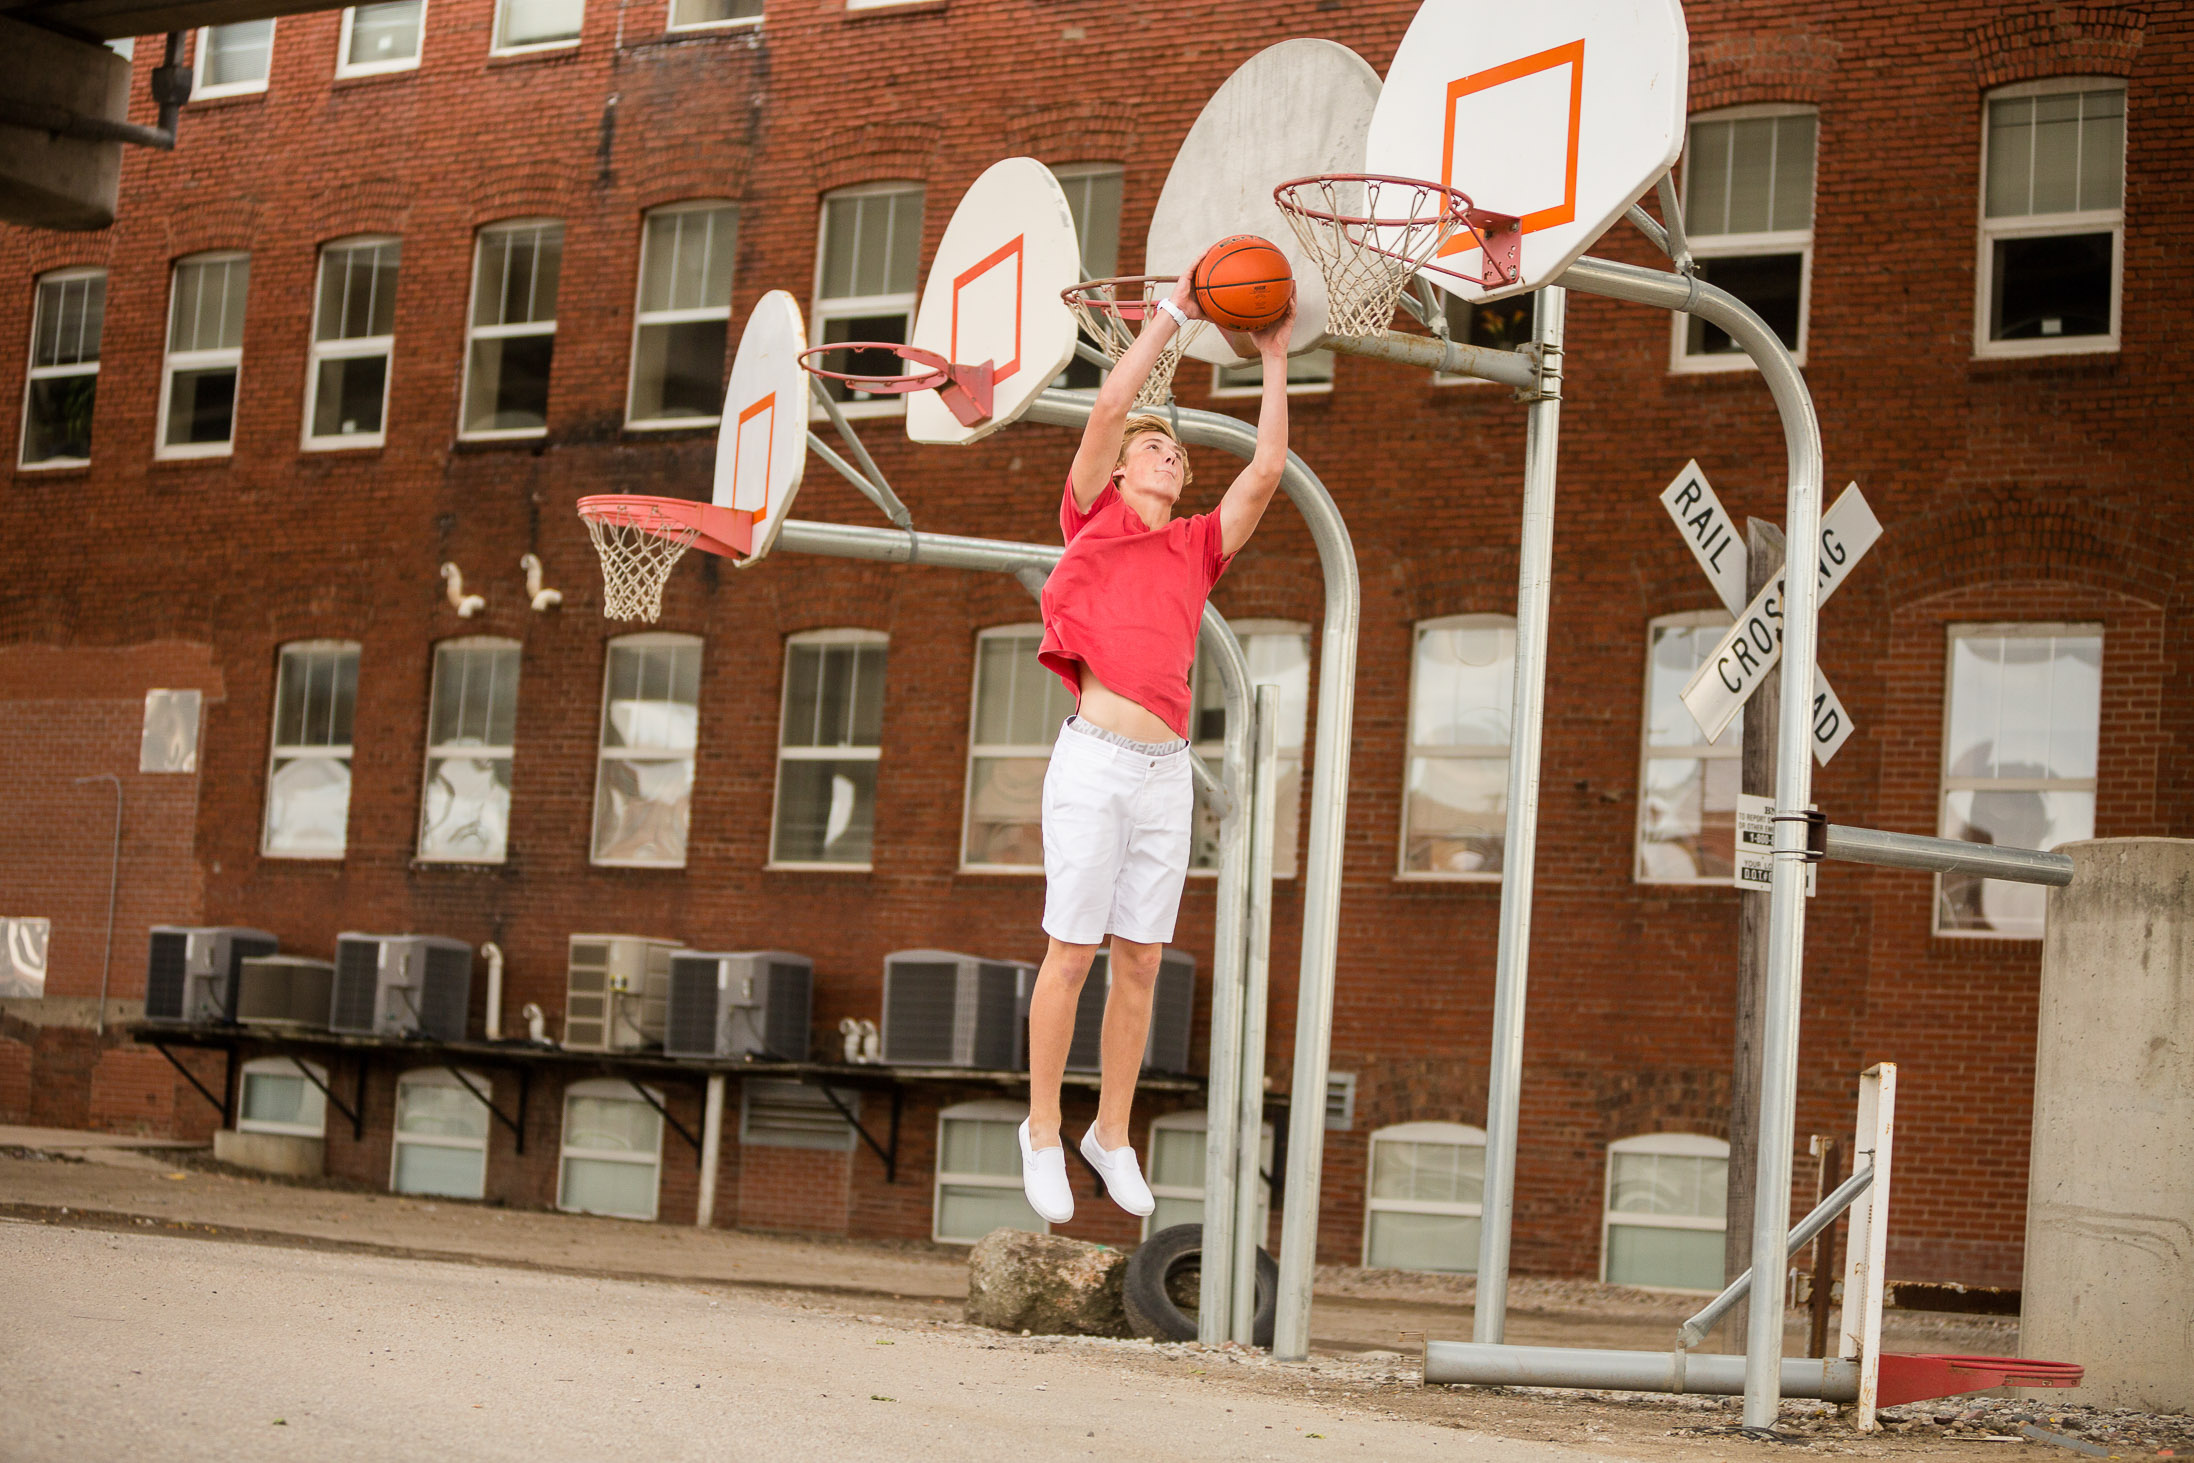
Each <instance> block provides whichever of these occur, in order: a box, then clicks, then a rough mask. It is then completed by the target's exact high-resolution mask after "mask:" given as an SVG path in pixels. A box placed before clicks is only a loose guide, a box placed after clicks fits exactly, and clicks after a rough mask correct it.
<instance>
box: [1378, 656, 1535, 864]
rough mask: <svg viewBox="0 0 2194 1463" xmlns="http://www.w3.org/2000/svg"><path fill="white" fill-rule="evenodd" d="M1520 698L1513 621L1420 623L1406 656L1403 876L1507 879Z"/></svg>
mask: <svg viewBox="0 0 2194 1463" xmlns="http://www.w3.org/2000/svg"><path fill="white" fill-rule="evenodd" d="M1515 693H1516V619H1515V617H1514V616H1513V615H1450V616H1448V617H1446V618H1445V619H1438V620H1421V621H1419V622H1418V624H1417V635H1416V650H1415V653H1414V654H1413V655H1412V656H1411V658H1410V677H1409V757H1408V765H1409V771H1408V785H1407V786H1406V787H1405V788H1404V789H1403V792H1402V850H1401V863H1402V867H1401V877H1403V878H1405V879H1410V878H1418V879H1497V878H1499V877H1500V876H1501V849H1502V845H1503V843H1504V842H1505V841H1506V839H1507V827H1508V743H1509V723H1510V719H1511V713H1512V711H1513V710H1514V703H1515Z"/></svg>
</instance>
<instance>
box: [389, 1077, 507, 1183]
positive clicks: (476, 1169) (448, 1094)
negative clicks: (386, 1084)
mask: <svg viewBox="0 0 2194 1463" xmlns="http://www.w3.org/2000/svg"><path fill="white" fill-rule="evenodd" d="M465 1082H470V1083H471V1084H472V1086H473V1088H475V1089H477V1090H478V1092H486V1093H493V1092H494V1090H495V1087H494V1084H493V1083H492V1082H490V1081H489V1079H488V1078H486V1077H484V1076H482V1075H481V1074H480V1073H478V1072H467V1073H465ZM488 1121H489V1118H488V1109H487V1105H486V1104H485V1103H483V1102H481V1101H480V1098H479V1096H478V1095H477V1093H476V1092H474V1091H468V1090H467V1089H466V1087H465V1084H464V1082H460V1081H458V1080H457V1077H456V1075H455V1074H454V1073H452V1072H451V1071H450V1070H449V1069H448V1068H446V1067H422V1068H420V1069H419V1070H418V1071H416V1072H406V1073H405V1074H404V1075H403V1077H402V1078H400V1079H399V1080H398V1081H397V1083H396V1142H395V1145H394V1147H395V1153H394V1155H393V1156H392V1158H391V1160H390V1164H389V1188H390V1189H392V1190H393V1191H395V1192H396V1193H399V1194H441V1195H444V1196H446V1197H448V1198H452V1199H478V1198H481V1197H483V1196H484V1195H485V1194H486V1192H487V1181H488Z"/></svg>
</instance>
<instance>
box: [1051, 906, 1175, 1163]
mask: <svg viewBox="0 0 2194 1463" xmlns="http://www.w3.org/2000/svg"><path fill="white" fill-rule="evenodd" d="M1165 951H1166V947H1165V946H1163V945H1141V944H1137V943H1136V942H1135V941H1133V940H1123V939H1121V938H1120V937H1119V936H1118V935H1115V936H1113V937H1112V990H1111V992H1110V994H1109V995H1107V997H1106V999H1105V1055H1104V1085H1103V1087H1102V1088H1100V1089H1099V1093H1098V1098H1097V1143H1098V1146H1100V1147H1102V1148H1103V1149H1105V1150H1106V1151H1107V1152H1110V1151H1111V1150H1113V1149H1115V1148H1125V1147H1127V1146H1128V1142H1127V1135H1128V1113H1129V1110H1130V1109H1131V1108H1133V1107H1134V1105H1135V1082H1136V1079H1137V1078H1139V1077H1140V1076H1142V1073H1143V1049H1144V1047H1145V1046H1146V1045H1148V1043H1149V1041H1150V998H1151V993H1152V991H1153V990H1155V989H1156V987H1157V984H1158V960H1159V957H1160V956H1162V955H1164V954H1165ZM1060 1070H1061V1071H1064V1070H1065V1067H1064V1064H1063V1063H1062V1065H1061V1067H1060ZM1054 1080H1055V1081H1056V1079H1054ZM1052 1091H1053V1092H1054V1093H1056V1092H1057V1091H1058V1088H1057V1087H1056V1086H1054V1087H1053V1089H1052ZM1030 1131H1031V1132H1034V1131H1035V1129H1034V1126H1033V1124H1032V1125H1031V1127H1030Z"/></svg>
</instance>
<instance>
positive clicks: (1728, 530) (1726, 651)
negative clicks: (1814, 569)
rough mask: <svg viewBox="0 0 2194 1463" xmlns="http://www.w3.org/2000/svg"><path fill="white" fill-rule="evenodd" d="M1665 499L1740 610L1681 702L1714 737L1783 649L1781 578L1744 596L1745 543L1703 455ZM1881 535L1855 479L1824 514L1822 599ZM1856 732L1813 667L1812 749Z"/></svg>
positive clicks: (1823, 760)
mask: <svg viewBox="0 0 2194 1463" xmlns="http://www.w3.org/2000/svg"><path fill="white" fill-rule="evenodd" d="M1661 505H1662V506H1663V507H1664V508H1666V509H1668V515H1669V517H1670V518H1672V519H1673V520H1675V523H1676V527H1677V529H1678V531H1680V532H1681V533H1682V534H1683V536H1684V543H1685V544H1686V545H1687V546H1688V547H1689V548H1690V550H1691V556H1692V557H1693V558H1694V559H1696V560H1698V562H1699V568H1700V569H1701V570H1703V571H1704V572H1705V574H1706V576H1707V578H1708V579H1709V580H1710V581H1712V582H1713V585H1714V592H1715V594H1716V596H1718V597H1719V598H1720V599H1721V601H1722V605H1723V607H1724V608H1726V609H1727V610H1728V611H1729V612H1730V614H1731V615H1733V616H1735V617H1736V623H1735V624H1734V625H1732V626H1730V628H1729V630H1728V632H1727V633H1726V634H1724V635H1723V636H1722V639H1721V642H1720V643H1719V644H1717V645H1716V646H1715V647H1714V651H1713V653H1712V654H1711V655H1709V656H1708V657H1707V658H1706V661H1705V662H1704V663H1703V664H1702V665H1701V666H1700V667H1699V669H1698V670H1697V672H1695V673H1694V674H1693V675H1692V677H1691V680H1690V683H1689V684H1687V685H1686V686H1685V687H1684V691H1683V702H1684V705H1685V706H1686V707H1687V708H1688V709H1689V710H1690V712H1691V716H1692V719H1693V720H1694V721H1696V722H1698V723H1699V729H1700V730H1701V731H1703V732H1705V733H1706V735H1707V738H1708V739H1709V740H1712V739H1713V738H1715V737H1718V736H1720V735H1721V734H1722V733H1723V731H1725V730H1726V729H1727V728H1728V726H1729V723H1730V722H1731V721H1732V720H1734V719H1735V718H1736V715H1737V713H1738V712H1739V711H1740V710H1742V709H1743V708H1744V704H1745V702H1746V700H1747V699H1749V698H1750V697H1751V695H1752V693H1753V692H1754V691H1757V690H1758V689H1759V688H1760V684H1761V682H1762V681H1763V680H1765V679H1766V676H1767V673H1768V672H1769V671H1770V670H1772V669H1774V667H1775V665H1776V663H1777V662H1778V661H1780V660H1781V659H1782V654H1783V608H1782V606H1783V581H1782V577H1781V576H1780V575H1778V576H1777V577H1776V579H1775V581H1774V582H1773V583H1771V584H1769V585H1768V586H1767V587H1766V588H1764V589H1762V590H1761V591H1760V592H1759V594H1758V595H1757V596H1755V597H1754V598H1753V601H1752V603H1750V604H1746V603H1745V602H1744V589H1745V558H1746V555H1745V545H1744V540H1743V538H1742V537H1741V536H1739V534H1738V532H1737V526H1736V524H1735V522H1734V521H1733V520H1732V519H1731V518H1730V516H1729V512H1728V510H1727V509H1725V508H1723V507H1722V503H1721V500H1720V499H1719V498H1717V497H1716V496H1715V495H1714V489H1713V487H1712V486H1711V485H1710V484H1709V483H1708V482H1707V480H1706V474H1705V473H1704V472H1701V471H1700V470H1699V464H1698V463H1697V462H1687V463H1685V464H1684V470H1683V471H1682V472H1680V473H1678V474H1676V480H1675V481H1674V482H1672V483H1670V484H1669V485H1668V487H1667V488H1665V489H1664V490H1662V493H1661ZM1881 536H1882V525H1881V522H1880V520H1878V519H1877V518H1875V516H1874V510H1873V509H1871V508H1869V507H1868V506H1867V502H1866V498H1865V497H1864V495H1862V494H1861V493H1860V492H1859V485H1858V484H1857V483H1853V484H1851V485H1850V486H1849V487H1847V488H1845V489H1844V490H1843V492H1842V493H1841V494H1839V495H1838V496H1837V499H1836V501H1835V503H1833V504H1832V505H1830V507H1829V510H1828V512H1827V513H1825V514H1823V515H1822V516H1821V600H1822V602H1823V603H1826V601H1827V599H1828V597H1829V596H1830V595H1831V594H1834V593H1835V592H1836V587H1837V586H1838V585H1840V584H1842V583H1843V582H1844V580H1845V579H1846V578H1847V577H1849V575H1850V573H1851V570H1852V569H1853V568H1854V567H1855V566H1856V565H1857V564H1858V562H1859V560H1860V559H1862V558H1864V557H1865V556H1866V552H1867V550H1869V549H1871V548H1873V547H1874V543H1875V540H1877V539H1879V538H1880V537H1881ZM1850 736H1851V713H1849V712H1848V711H1846V710H1844V705H1843V702H1842V701H1840V700H1839V699H1837V696H1836V693H1835V691H1834V690H1833V689H1831V688H1830V686H1829V684H1828V679H1827V677H1825V676H1823V675H1822V674H1821V673H1820V668H1819V667H1818V666H1816V667H1815V668H1814V673H1813V757H1814V760H1815V761H1817V762H1819V763H1820V764H1821V765H1822V766H1824V767H1825V766H1827V765H1828V760H1829V758H1831V757H1833V756H1835V755H1836V753H1837V751H1838V749H1840V748H1841V747H1842V746H1843V744H1844V742H1845V741H1846V740H1848V739H1849V738H1850Z"/></svg>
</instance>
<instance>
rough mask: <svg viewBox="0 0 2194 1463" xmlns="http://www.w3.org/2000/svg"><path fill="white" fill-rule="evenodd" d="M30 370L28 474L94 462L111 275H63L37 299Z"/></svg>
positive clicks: (45, 282)
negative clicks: (95, 403)
mask: <svg viewBox="0 0 2194 1463" xmlns="http://www.w3.org/2000/svg"><path fill="white" fill-rule="evenodd" d="M31 310H32V314H31V332H30V370H29V374H28V375H27V376H26V377H25V378H24V381H23V435H22V438H21V440H20V441H19V442H18V443H17V449H16V462H17V463H18V464H19V465H21V466H23V467H82V466H83V465H84V464H85V463H87V462H89V461H91V417H92V402H93V400H94V399H95V398H96V397H97V395H98V392H99V337H100V335H101V334H102V333H103V332H104V330H105V327H106V319H107V272H106V271H105V270H104V269H85V268H78V269H56V270H53V271H52V272H51V273H48V274H42V275H40V276H39V277H38V285H37V289H36V292H35V293H34V295H33V297H32V305H31Z"/></svg>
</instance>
